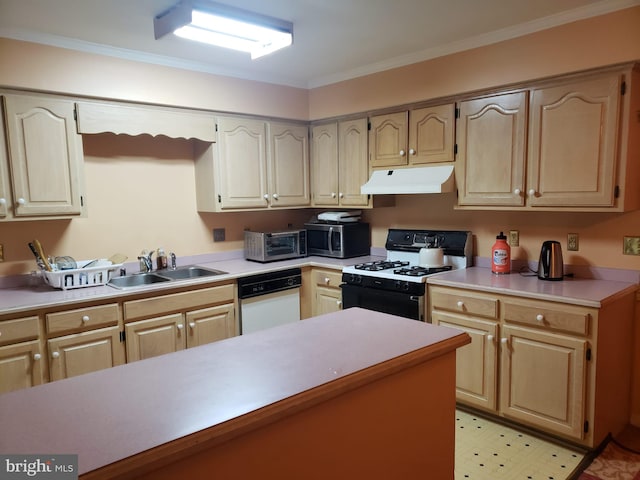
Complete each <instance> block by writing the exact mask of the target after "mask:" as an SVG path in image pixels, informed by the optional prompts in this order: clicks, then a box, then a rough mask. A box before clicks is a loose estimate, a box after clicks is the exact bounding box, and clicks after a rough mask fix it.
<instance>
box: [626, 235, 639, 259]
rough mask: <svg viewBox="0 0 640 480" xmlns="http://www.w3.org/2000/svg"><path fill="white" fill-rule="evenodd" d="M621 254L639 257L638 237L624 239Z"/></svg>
mask: <svg viewBox="0 0 640 480" xmlns="http://www.w3.org/2000/svg"><path fill="white" fill-rule="evenodd" d="M622 253H623V254H624V255H640V237H624V240H623V247H622Z"/></svg>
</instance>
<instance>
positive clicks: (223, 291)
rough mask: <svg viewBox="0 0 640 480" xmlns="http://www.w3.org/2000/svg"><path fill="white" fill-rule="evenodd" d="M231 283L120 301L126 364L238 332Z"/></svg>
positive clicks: (233, 286)
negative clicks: (122, 314)
mask: <svg viewBox="0 0 640 480" xmlns="http://www.w3.org/2000/svg"><path fill="white" fill-rule="evenodd" d="M236 303H237V301H236V293H235V284H233V283H230V284H227V285H220V286H215V287H209V288H202V289H198V290H191V291H185V292H178V293H172V294H168V295H160V296H156V297H151V298H141V299H138V300H131V301H126V302H124V321H125V338H126V342H125V343H126V346H127V362H133V361H136V360H143V359H145V358H151V357H155V356H157V355H164V354H165V353H172V352H176V351H178V350H183V349H185V348H190V347H196V346H198V345H204V344H206V343H211V342H215V341H217V340H222V339H225V338H229V337H233V336H235V335H237V334H238V333H237V332H238V327H237V321H236V314H235V312H236V307H235V305H236Z"/></svg>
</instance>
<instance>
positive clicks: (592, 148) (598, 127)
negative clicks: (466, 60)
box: [528, 75, 621, 207]
mask: <svg viewBox="0 0 640 480" xmlns="http://www.w3.org/2000/svg"><path fill="white" fill-rule="evenodd" d="M620 82H621V80H620V76H619V75H609V76H605V77H601V78H596V79H592V80H586V81H583V82H579V83H575V84H570V85H563V86H557V87H550V88H540V89H535V90H532V91H531V120H530V140H529V166H528V178H529V187H528V188H529V189H530V190H532V191H530V192H529V199H528V203H529V205H531V206H545V205H553V206H605V207H608V206H612V205H614V188H615V185H616V176H615V168H616V155H617V132H618V118H619V110H620Z"/></svg>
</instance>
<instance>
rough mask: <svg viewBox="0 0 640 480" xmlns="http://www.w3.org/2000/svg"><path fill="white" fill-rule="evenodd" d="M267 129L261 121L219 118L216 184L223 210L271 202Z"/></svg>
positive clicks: (265, 204)
mask: <svg viewBox="0 0 640 480" xmlns="http://www.w3.org/2000/svg"><path fill="white" fill-rule="evenodd" d="M265 146H266V127H265V123H264V122H262V121H259V120H250V119H236V118H228V117H220V118H218V144H217V148H218V159H217V160H218V162H216V165H217V175H216V178H215V181H216V183H217V186H218V189H217V190H218V192H219V195H220V202H219V203H220V205H221V208H222V209H229V208H259V207H266V206H267V205H268V203H267V197H266V196H267V156H266V150H265V149H266V147H265Z"/></svg>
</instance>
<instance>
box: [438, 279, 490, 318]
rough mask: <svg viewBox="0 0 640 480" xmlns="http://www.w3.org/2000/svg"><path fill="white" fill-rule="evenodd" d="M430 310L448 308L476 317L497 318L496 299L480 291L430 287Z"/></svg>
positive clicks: (451, 310)
mask: <svg viewBox="0 0 640 480" xmlns="http://www.w3.org/2000/svg"><path fill="white" fill-rule="evenodd" d="M429 291H430V301H431V309H432V310H448V311H450V312H457V313H463V314H467V315H473V316H477V317H486V318H498V300H497V299H495V298H491V297H489V296H484V295H482V294H480V293H476V292H469V291H458V290H453V289H452V290H449V289H444V288H438V287H430V289H429Z"/></svg>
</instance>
